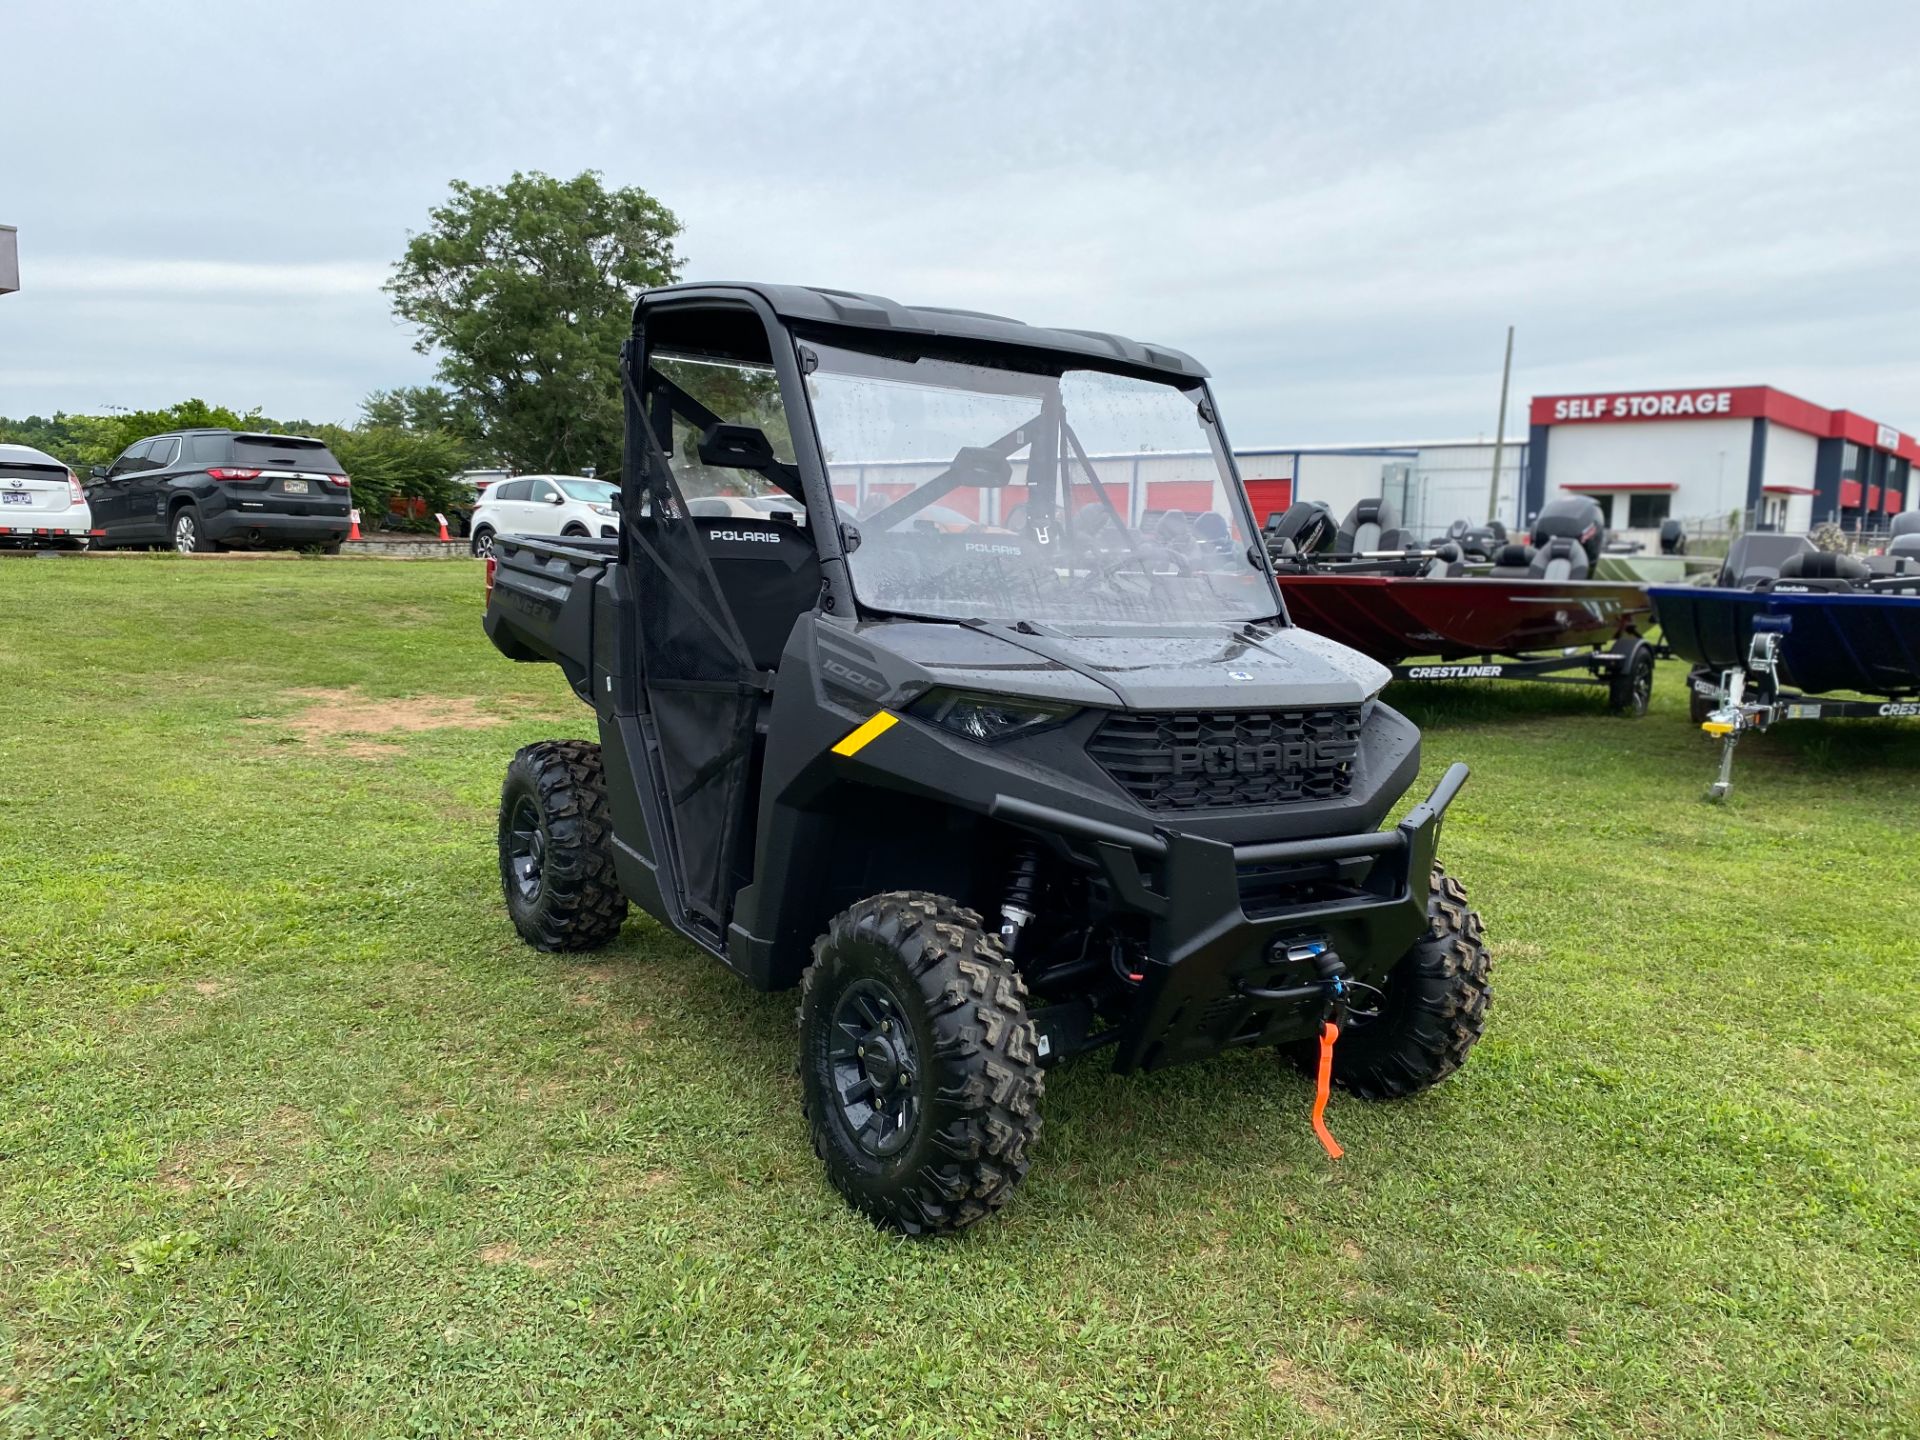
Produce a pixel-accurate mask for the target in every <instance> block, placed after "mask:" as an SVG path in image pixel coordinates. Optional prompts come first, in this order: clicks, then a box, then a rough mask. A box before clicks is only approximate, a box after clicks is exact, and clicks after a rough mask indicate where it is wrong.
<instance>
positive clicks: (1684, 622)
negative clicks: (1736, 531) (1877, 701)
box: [1647, 585, 1920, 696]
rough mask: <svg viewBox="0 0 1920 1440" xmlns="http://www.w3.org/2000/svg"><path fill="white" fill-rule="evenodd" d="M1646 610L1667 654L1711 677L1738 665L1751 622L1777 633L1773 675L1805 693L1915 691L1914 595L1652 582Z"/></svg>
mask: <svg viewBox="0 0 1920 1440" xmlns="http://www.w3.org/2000/svg"><path fill="white" fill-rule="evenodd" d="M1647 593H1648V594H1649V595H1650V596H1651V597H1652V598H1653V608H1654V613H1655V615H1656V616H1658V618H1659V621H1660V629H1661V633H1662V635H1663V636H1664V637H1665V641H1666V644H1667V646H1668V648H1669V649H1671V650H1672V651H1673V652H1674V653H1675V654H1677V655H1680V656H1681V657H1683V658H1684V659H1687V660H1690V661H1692V662H1693V664H1694V665H1695V666H1696V667H1697V668H1699V669H1702V670H1705V671H1708V672H1710V673H1713V674H1718V673H1719V672H1722V671H1726V670H1730V669H1733V668H1734V667H1735V666H1739V665H1744V664H1745V663H1746V660H1747V657H1748V655H1749V654H1750V653H1751V652H1752V649H1753V636H1754V619H1755V617H1756V616H1762V615H1764V616H1769V617H1774V618H1775V619H1777V620H1783V621H1785V622H1787V623H1786V625H1785V626H1784V627H1783V628H1782V629H1780V630H1777V631H1773V632H1772V633H1776V634H1778V635H1779V636H1780V640H1779V642H1778V655H1777V662H1776V663H1777V664H1778V667H1779V672H1780V679H1781V680H1782V682H1784V683H1785V684H1787V685H1790V686H1792V687H1793V688H1794V689H1796V690H1800V691H1803V692H1805V693H1806V694H1809V695H1826V694H1830V693H1832V692H1834V691H1838V690H1850V691H1853V692H1855V693H1858V694H1863V695H1884V696H1904V695H1913V694H1917V693H1920V593H1910V592H1908V593H1903V592H1899V591H1895V590H1891V589H1888V590H1868V591H1853V592H1835V591H1802V592H1791V591H1779V590H1725V589H1721V588H1719V587H1718V586H1702V585H1654V586H1650V587H1649V588H1648V591H1647Z"/></svg>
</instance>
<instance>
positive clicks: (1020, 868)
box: [1000, 840, 1040, 959]
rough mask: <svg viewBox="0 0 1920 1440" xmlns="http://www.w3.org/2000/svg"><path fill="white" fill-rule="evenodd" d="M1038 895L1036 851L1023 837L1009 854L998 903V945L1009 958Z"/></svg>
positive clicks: (1038, 856)
mask: <svg viewBox="0 0 1920 1440" xmlns="http://www.w3.org/2000/svg"><path fill="white" fill-rule="evenodd" d="M1039 896H1040V851H1039V848H1038V847H1037V846H1035V845H1034V843H1033V842H1032V841H1031V840H1023V841H1021V842H1020V846H1019V848H1018V849H1017V850H1015V851H1014V854H1013V868H1012V869H1011V870H1010V871H1009V872H1008V874H1007V898H1006V899H1005V900H1004V901H1003V902H1001V905H1000V948H1001V949H1003V950H1005V951H1006V952H1007V956H1008V958H1009V959H1011V958H1012V956H1013V951H1014V947H1015V946H1016V945H1018V944H1019V943H1020V932H1021V931H1022V930H1023V929H1025V928H1026V925H1027V922H1028V921H1029V920H1031V919H1033V907H1034V904H1035V902H1036V901H1037V900H1038V899H1039Z"/></svg>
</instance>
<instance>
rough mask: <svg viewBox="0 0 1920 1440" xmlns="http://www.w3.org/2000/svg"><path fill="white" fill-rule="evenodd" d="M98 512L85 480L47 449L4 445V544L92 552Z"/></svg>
mask: <svg viewBox="0 0 1920 1440" xmlns="http://www.w3.org/2000/svg"><path fill="white" fill-rule="evenodd" d="M92 529H93V510H92V508H91V507H90V506H89V505H88V504H87V492H86V491H84V490H82V489H81V488H80V479H79V477H78V476H77V475H75V474H74V473H73V471H71V470H69V469H68V468H67V467H66V466H64V465H62V464H61V463H60V462H59V461H58V460H56V459H54V458H53V456H51V455H49V454H47V453H46V451H44V450H35V449H34V448H33V447H32V446H30V445H0V545H39V546H48V545H70V546H72V547H74V548H75V549H78V550H84V549H86V548H87V535H88V532H89V531H91V530H92Z"/></svg>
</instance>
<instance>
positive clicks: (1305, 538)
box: [1266, 500, 1334, 555]
mask: <svg viewBox="0 0 1920 1440" xmlns="http://www.w3.org/2000/svg"><path fill="white" fill-rule="evenodd" d="M1283 541H1284V542H1286V543H1287V544H1290V545H1291V546H1292V547H1293V553H1294V554H1296V555H1318V554H1320V553H1321V552H1322V551H1324V550H1327V549H1329V548H1330V547H1331V546H1332V545H1333V541H1334V526H1333V512H1332V511H1331V510H1329V509H1328V508H1327V507H1326V504H1325V502H1323V501H1320V500H1296V501H1295V502H1294V503H1293V504H1291V505H1289V506H1288V507H1287V508H1286V511H1285V513H1283V514H1280V515H1273V516H1269V517H1268V519H1267V529H1266V542H1267V545H1268V546H1269V547H1270V548H1272V549H1274V550H1276V551H1277V550H1279V549H1280V547H1281V543H1282V542H1283Z"/></svg>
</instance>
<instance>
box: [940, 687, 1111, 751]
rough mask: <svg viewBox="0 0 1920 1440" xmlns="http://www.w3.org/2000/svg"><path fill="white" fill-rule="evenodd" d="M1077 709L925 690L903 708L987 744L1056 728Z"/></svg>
mask: <svg viewBox="0 0 1920 1440" xmlns="http://www.w3.org/2000/svg"><path fill="white" fill-rule="evenodd" d="M1079 708H1080V707H1079V706H1077V705H1061V704H1057V703H1055V702H1053V701H1051V700H1013V699H1009V698H1008V697H1006V696H1004V695H982V694H979V693H978V692H976V691H969V690H929V691H928V692H927V693H926V694H924V695H922V696H921V697H920V698H919V699H918V700H916V701H914V702H913V704H911V705H909V706H908V707H907V713H908V714H909V715H912V716H914V717H915V718H917V719H920V720H926V721H930V722H931V723H933V724H935V725H938V726H939V727H940V728H941V729H942V730H951V731H952V732H953V733H954V734H955V735H964V736H965V737H966V738H967V739H969V740H978V741H981V742H982V743H985V744H991V743H992V742H993V741H995V740H1005V739H1006V738H1008V737H1009V736H1011V735H1024V734H1028V733H1030V732H1032V731H1035V730H1044V729H1046V728H1047V727H1048V726H1050V725H1058V724H1059V723H1060V722H1061V721H1062V720H1065V719H1067V718H1068V717H1069V716H1071V715H1072V714H1074V713H1075V712H1076V711H1077V710H1078V709H1079Z"/></svg>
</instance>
